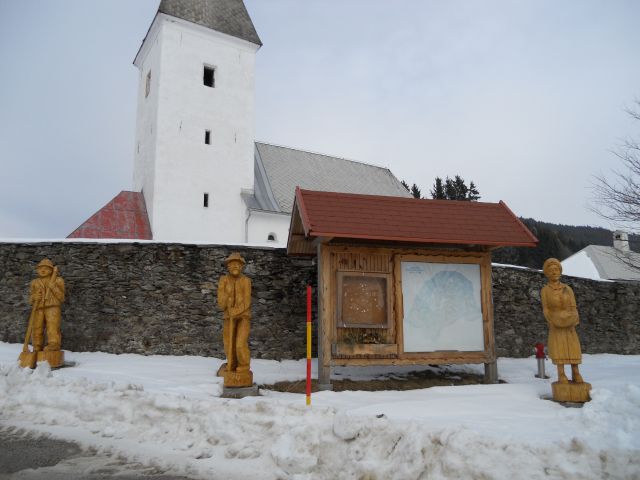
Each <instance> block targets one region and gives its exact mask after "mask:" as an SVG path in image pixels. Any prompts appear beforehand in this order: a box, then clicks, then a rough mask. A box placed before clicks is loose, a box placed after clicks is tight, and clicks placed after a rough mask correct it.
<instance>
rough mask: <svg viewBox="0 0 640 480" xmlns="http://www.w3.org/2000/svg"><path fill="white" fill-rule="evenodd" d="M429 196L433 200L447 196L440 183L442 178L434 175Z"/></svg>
mask: <svg viewBox="0 0 640 480" xmlns="http://www.w3.org/2000/svg"><path fill="white" fill-rule="evenodd" d="M431 198H433V199H434V200H446V198H447V196H446V195H445V193H444V185H442V179H441V178H440V177H436V181H435V183H434V184H433V189H432V190H431Z"/></svg>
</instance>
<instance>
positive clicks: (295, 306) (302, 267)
mask: <svg viewBox="0 0 640 480" xmlns="http://www.w3.org/2000/svg"><path fill="white" fill-rule="evenodd" d="M232 251H239V252H240V253H241V254H242V255H243V256H244V257H245V258H246V259H247V268H246V274H247V275H248V276H249V277H250V278H251V279H252V282H253V297H252V298H253V309H252V311H253V320H252V327H251V328H252V333H251V337H250V345H251V350H252V355H253V356H254V358H276V359H279V358H303V357H304V356H305V286H306V285H307V283H310V284H312V285H314V287H315V282H316V267H315V265H313V263H312V261H311V260H310V259H308V258H296V257H287V255H286V252H285V250H284V249H271V248H258V247H233V246H219V245H181V244H169V243H152V242H148V243H102V244H100V243H79V242H64V243H33V244H21V243H0V340H1V341H5V342H20V343H21V342H22V341H23V340H24V334H25V331H26V327H27V320H28V317H29V306H28V304H27V299H28V286H29V283H30V281H31V280H32V279H33V278H35V270H34V267H35V265H36V264H37V263H38V262H39V261H40V260H41V259H42V258H44V257H48V258H50V259H51V260H52V261H53V262H54V263H55V264H57V265H58V266H59V269H60V274H61V275H62V277H63V278H64V280H65V284H66V290H67V302H66V303H65V304H64V305H63V327H62V333H63V348H65V349H68V350H73V351H104V352H112V353H142V354H172V355H205V356H216V357H219V358H222V357H223V346H222V333H221V325H222V315H221V312H219V311H218V310H217V309H216V308H215V294H216V284H217V281H218V278H219V277H220V275H222V274H224V273H225V268H224V263H223V261H224V259H225V258H226V257H227V256H228V255H229V254H230V253H231V252H232ZM492 276H493V301H494V310H495V320H494V323H495V339H496V351H497V354H498V356H511V357H527V356H530V355H532V353H533V345H534V344H535V343H536V342H538V341H543V342H544V343H546V336H547V328H546V324H545V321H544V317H543V316H542V308H541V305H540V289H541V288H542V286H543V284H544V277H543V275H542V273H541V272H538V271H534V270H529V269H522V268H505V267H498V266H494V267H493V269H492ZM563 278H564V281H565V282H566V283H568V284H569V285H570V286H571V287H572V288H573V290H574V292H575V295H576V300H577V304H578V310H579V312H580V319H581V323H580V326H579V327H578V334H579V336H580V338H581V341H582V344H583V351H584V352H586V353H603V352H608V353H624V354H640V315H638V312H639V305H640V285H638V284H636V285H633V284H625V283H617V282H598V281H593V280H586V279H577V278H573V277H563ZM314 292H315V290H314ZM314 318H316V316H315V314H314ZM316 351H317V350H316V349H315V345H314V352H316ZM314 355H315V353H314Z"/></svg>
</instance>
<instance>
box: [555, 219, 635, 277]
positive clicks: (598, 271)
mask: <svg viewBox="0 0 640 480" xmlns="http://www.w3.org/2000/svg"><path fill="white" fill-rule="evenodd" d="M561 263H562V273H564V274H565V275H571V276H573V277H584V278H591V279H594V280H615V281H624V282H640V254H639V253H636V252H633V251H631V249H630V248H629V237H628V235H627V234H626V233H625V232H622V231H620V230H616V231H615V232H613V247H605V246H602V245H589V246H587V247H585V248H583V249H582V250H580V251H578V252H576V253H574V254H573V255H571V256H570V257H568V258H566V259H565V260H564V261H562V262H561Z"/></svg>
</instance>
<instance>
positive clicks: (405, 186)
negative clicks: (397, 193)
mask: <svg viewBox="0 0 640 480" xmlns="http://www.w3.org/2000/svg"><path fill="white" fill-rule="evenodd" d="M400 183H401V184H402V186H403V187H404V188H406V189H407V192H410V191H411V189H410V188H409V184H408V183H407V182H405V181H404V180H402V181H401V182H400Z"/></svg>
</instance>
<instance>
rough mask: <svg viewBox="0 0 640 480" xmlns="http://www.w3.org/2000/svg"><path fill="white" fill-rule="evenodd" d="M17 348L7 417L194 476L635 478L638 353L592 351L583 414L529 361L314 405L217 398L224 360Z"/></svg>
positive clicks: (365, 373) (2, 381) (8, 357)
mask: <svg viewBox="0 0 640 480" xmlns="http://www.w3.org/2000/svg"><path fill="white" fill-rule="evenodd" d="M20 350H21V345H17V344H7V343H0V424H1V425H4V426H15V427H20V428H26V429H30V430H36V431H40V432H44V433H47V434H51V435H54V436H57V437H60V438H64V439H69V440H74V441H78V442H80V443H81V444H83V445H87V446H92V447H96V448H98V449H101V450H103V451H106V452H110V453H114V454H118V455H122V456H124V457H127V458H129V459H131V460H135V461H139V462H141V463H144V464H148V465H156V466H159V467H162V468H171V469H172V470H174V471H177V472H182V473H184V474H187V475H190V476H192V477H198V476H199V477H202V478H206V479H211V478H227V479H235V478H242V479H252V478H255V479H271V478H273V479H276V478H278V479H287V478H289V479H312V478H313V479H316V478H322V479H324V478H326V479H342V478H344V479H371V480H373V479H388V478H389V479H395V478H397V479H410V478H411V479H418V478H421V479H427V478H429V479H445V478H446V479H459V478H478V479H494V478H495V479H512V478H529V479H537V478H568V479H577V478H580V479H589V478H593V479H597V478H640V356H619V355H585V356H584V363H583V367H582V372H583V376H584V377H585V379H586V380H587V381H589V382H590V383H591V384H592V385H593V390H592V397H593V400H592V401H591V402H590V403H588V404H586V405H585V406H584V407H583V408H565V407H563V406H561V405H558V404H556V403H554V402H551V401H549V400H545V399H543V398H542V397H544V396H548V395H550V390H551V386H550V383H549V382H550V381H549V380H540V379H537V378H535V377H534V373H535V371H536V364H535V359H531V358H530V359H500V361H499V364H498V365H499V372H500V377H501V378H502V379H504V380H506V381H507V382H508V383H505V384H499V385H469V386H456V387H433V388H428V389H423V390H411V391H379V392H356V391H349V392H320V393H317V394H314V395H313V400H312V402H313V404H312V406H311V407H307V406H305V398H304V395H300V394H291V393H278V392H270V391H266V390H263V391H262V394H263V396H261V397H253V398H244V399H242V400H230V399H223V398H220V393H221V390H222V388H221V379H220V378H218V377H216V376H215V372H216V370H217V368H218V366H219V365H220V363H221V360H219V359H213V358H203V357H169V356H151V357H144V356H139V355H111V354H105V353H72V352H68V353H67V354H66V359H67V361H74V362H77V365H76V366H75V367H73V368H64V369H60V370H57V371H53V372H52V371H51V370H50V369H49V368H48V366H47V365H46V364H45V365H41V366H39V367H38V368H37V369H36V370H35V371H33V372H32V371H30V370H23V369H20V368H19V367H17V366H16V358H17V356H18V354H19V352H20ZM551 367H552V365H551V364H550V363H547V368H548V370H549V371H552V370H553V369H552V368H551ZM459 368H461V369H466V370H475V371H478V372H479V371H480V368H479V367H477V366H467V367H459ZM252 370H253V372H254V378H255V381H256V382H257V383H261V384H269V383H273V382H276V381H280V380H298V379H303V378H304V372H305V365H304V361H284V362H276V361H266V360H254V361H252ZM408 370H410V369H409V368H407V367H403V368H392V369H389V368H373V367H369V368H367V369H355V368H354V369H341V370H339V371H338V373H340V375H341V377H342V378H345V377H350V378H353V379H359V378H376V377H380V376H381V375H382V376H384V375H388V374H389V372H393V374H394V375H395V376H398V375H402V373H403V372H407V371H408Z"/></svg>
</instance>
